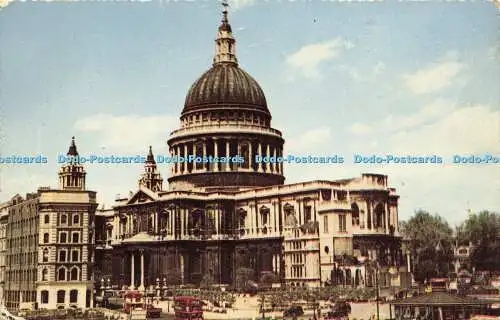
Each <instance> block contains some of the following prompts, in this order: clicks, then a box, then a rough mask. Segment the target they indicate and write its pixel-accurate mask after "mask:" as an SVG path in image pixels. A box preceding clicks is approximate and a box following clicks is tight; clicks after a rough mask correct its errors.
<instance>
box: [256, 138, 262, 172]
mask: <svg viewBox="0 0 500 320" xmlns="http://www.w3.org/2000/svg"><path fill="white" fill-rule="evenodd" d="M257 153H258V154H259V156H262V144H261V143H260V142H259V145H258V147H257ZM257 171H258V172H262V162H261V161H259V166H258V168H257Z"/></svg>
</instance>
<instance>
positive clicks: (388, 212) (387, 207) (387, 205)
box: [384, 203, 391, 233]
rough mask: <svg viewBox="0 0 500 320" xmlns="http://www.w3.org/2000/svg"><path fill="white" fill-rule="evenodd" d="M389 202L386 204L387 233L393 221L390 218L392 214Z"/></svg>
mask: <svg viewBox="0 0 500 320" xmlns="http://www.w3.org/2000/svg"><path fill="white" fill-rule="evenodd" d="M389 210H390V209H389V204H388V203H386V204H385V217H384V219H385V222H384V224H385V233H389V224H390V223H391V219H390V216H391V212H390V211H389Z"/></svg>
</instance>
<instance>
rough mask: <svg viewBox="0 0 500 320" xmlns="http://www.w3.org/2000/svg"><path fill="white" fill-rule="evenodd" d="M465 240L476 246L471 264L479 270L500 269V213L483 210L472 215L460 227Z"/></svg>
mask: <svg viewBox="0 0 500 320" xmlns="http://www.w3.org/2000/svg"><path fill="white" fill-rule="evenodd" d="M459 230H460V236H461V238H463V242H465V241H466V242H470V243H472V245H473V246H474V249H473V250H472V254H471V256H470V260H471V264H472V265H473V266H474V267H475V268H476V269H478V270H488V271H494V270H498V269H500V241H499V237H500V215H499V214H498V213H495V212H489V211H482V212H480V213H478V214H472V215H470V216H469V217H468V218H467V220H465V221H464V222H463V223H462V225H461V226H460V227H459Z"/></svg>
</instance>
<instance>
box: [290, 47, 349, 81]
mask: <svg viewBox="0 0 500 320" xmlns="http://www.w3.org/2000/svg"><path fill="white" fill-rule="evenodd" d="M353 47H354V45H353V44H352V42H350V41H347V40H343V39H340V38H337V39H334V40H329V41H325V42H320V43H315V44H309V45H306V46H303V47H302V48H300V49H299V50H297V51H296V52H294V53H292V54H290V55H289V56H288V57H287V58H286V62H287V64H288V65H290V66H291V67H292V68H294V69H295V70H298V71H300V72H301V73H302V75H303V76H304V77H306V78H319V77H321V74H320V72H319V65H320V64H321V63H323V62H326V61H329V60H332V59H334V58H336V57H338V55H339V54H340V52H341V51H342V50H346V49H351V48H353Z"/></svg>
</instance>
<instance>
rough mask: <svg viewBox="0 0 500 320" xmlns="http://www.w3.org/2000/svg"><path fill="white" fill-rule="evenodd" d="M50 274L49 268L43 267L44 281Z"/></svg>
mask: <svg viewBox="0 0 500 320" xmlns="http://www.w3.org/2000/svg"><path fill="white" fill-rule="evenodd" d="M48 276H49V270H47V269H43V270H42V281H47V280H48Z"/></svg>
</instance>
